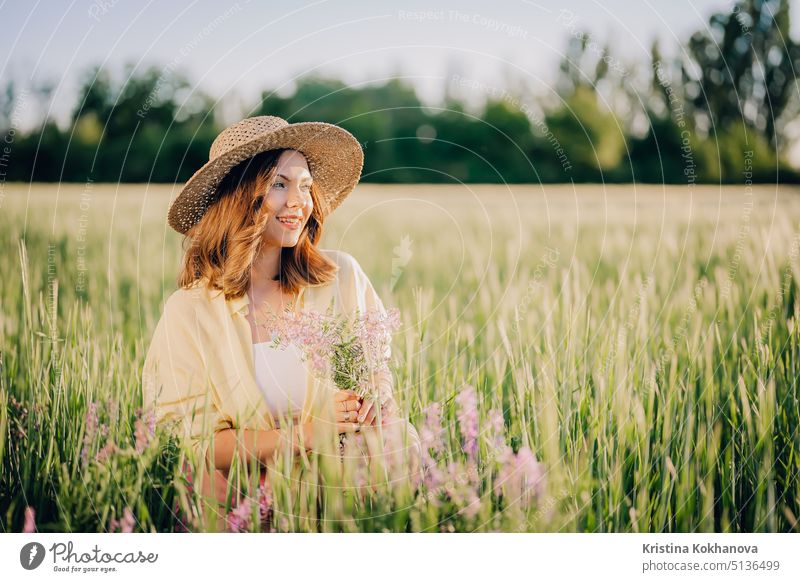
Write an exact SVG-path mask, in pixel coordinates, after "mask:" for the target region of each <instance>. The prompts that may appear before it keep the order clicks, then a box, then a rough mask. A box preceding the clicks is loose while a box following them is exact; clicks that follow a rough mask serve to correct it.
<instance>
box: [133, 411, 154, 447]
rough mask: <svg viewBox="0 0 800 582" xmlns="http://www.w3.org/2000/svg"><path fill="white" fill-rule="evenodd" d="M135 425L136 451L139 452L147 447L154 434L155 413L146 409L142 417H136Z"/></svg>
mask: <svg viewBox="0 0 800 582" xmlns="http://www.w3.org/2000/svg"><path fill="white" fill-rule="evenodd" d="M135 426H136V429H135V431H134V434H135V437H136V452H137V453H141V452H142V451H144V450H145V449H146V448H147V445H149V444H150V441H151V439H152V438H153V436H154V435H155V413H154V412H153V411H152V410H148V411H147V413H146V414H144V416H143V417H140V418H137V419H136V424H135Z"/></svg>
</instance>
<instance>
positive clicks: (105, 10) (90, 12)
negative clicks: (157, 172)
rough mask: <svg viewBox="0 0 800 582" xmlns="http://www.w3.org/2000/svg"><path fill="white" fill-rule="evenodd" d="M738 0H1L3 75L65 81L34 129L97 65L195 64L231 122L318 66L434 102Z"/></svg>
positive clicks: (624, 43)
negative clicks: (469, 82) (577, 46)
mask: <svg viewBox="0 0 800 582" xmlns="http://www.w3.org/2000/svg"><path fill="white" fill-rule="evenodd" d="M797 4H800V0H793V1H792V10H793V14H794V15H795V18H794V22H793V24H792V35H793V37H795V38H798V37H800V12H798V10H800V6H797ZM730 6H732V2H729V1H722V0H694V1H689V0H661V1H656V0H640V1H632V0H627V1H625V0H605V1H603V2H599V1H596V0H561V1H558V2H552V1H546V0H537V1H535V2H534V1H528V0H507V1H500V0H497V1H494V2H485V1H484V2H477V1H473V0H459V1H445V0H433V1H428V2H422V1H417V2H388V1H385V0H377V1H372V2H353V1H345V0H316V1H311V2H258V1H257V0H239V1H238V2H225V3H222V2H214V1H211V0H197V1H192V2H166V1H162V2H155V1H154V0H150V1H138V2H134V1H132V0H91V1H90V0H74V1H72V2H68V1H61V0H53V1H50V2H42V1H41V0H37V1H28V2H22V1H16V2H12V1H10V0H5V1H2V0H0V18H1V19H2V23H3V29H4V34H2V35H0V55H3V57H2V58H0V76H2V79H3V81H5V80H6V79H14V80H15V82H16V83H17V84H18V85H19V86H25V85H26V84H28V83H31V82H33V83H42V82H51V83H53V84H54V86H55V90H54V93H53V100H52V103H51V105H50V110H49V111H38V110H31V109H29V110H27V111H25V112H20V114H19V121H18V123H19V125H20V126H21V127H23V128H24V126H26V125H30V124H36V123H37V122H38V123H40V122H41V118H42V117H43V115H44V114H46V113H50V114H51V115H53V116H55V117H56V118H57V119H64V118H65V116H67V115H68V114H69V111H70V110H71V108H72V107H73V105H74V100H75V88H76V86H77V83H78V82H79V80H80V77H81V74H82V73H83V72H85V71H86V70H87V69H88V68H89V67H90V66H92V65H95V64H102V65H105V66H108V67H109V68H110V69H111V70H115V71H121V69H122V65H123V64H126V63H132V64H134V65H135V66H137V67H143V68H144V67H147V66H149V65H158V66H160V67H169V68H170V69H172V70H176V71H181V72H184V73H185V74H187V75H188V76H189V78H190V79H191V80H192V82H193V83H196V86H197V87H199V88H201V89H202V90H204V91H206V92H209V93H211V94H212V95H214V96H215V97H218V98H220V99H222V101H223V103H224V104H225V105H226V107H225V108H224V109H223V111H225V112H226V115H227V116H229V117H230V118H231V120H235V119H236V118H237V116H238V115H239V113H240V112H241V111H242V110H243V109H244V110H247V108H249V107H252V106H253V105H254V104H255V101H256V100H257V99H258V97H259V95H260V92H261V90H264V89H268V90H276V91H277V92H278V93H281V94H286V93H288V92H289V91H290V90H291V88H292V83H293V80H294V79H296V78H297V77H299V76H301V75H303V74H306V73H310V72H317V73H320V74H327V75H331V76H335V77H338V78H341V79H342V80H344V81H345V82H347V83H349V84H353V85H358V84H366V83H374V82H380V81H382V80H386V79H388V78H394V77H403V78H405V79H406V80H407V81H408V82H410V83H412V84H414V85H415V86H416V87H417V90H418V94H419V96H420V98H421V99H422V100H423V101H424V102H425V103H427V104H430V105H435V104H437V103H438V102H439V100H440V99H441V98H442V95H443V89H444V87H445V85H446V84H449V86H450V87H453V85H454V83H453V79H454V75H456V74H457V75H459V76H460V78H461V79H465V78H466V79H474V80H479V82H480V83H485V84H487V85H489V86H502V85H503V84H504V83H506V81H507V79H509V78H510V77H516V78H520V79H523V80H524V82H525V83H526V84H527V85H528V86H530V87H533V88H534V89H536V88H539V89H545V88H546V87H548V86H552V83H553V81H554V79H555V74H556V72H557V67H558V63H559V61H560V58H561V56H562V54H563V51H564V49H565V47H566V44H567V40H568V38H569V36H570V35H571V34H574V33H576V32H579V31H584V30H588V31H591V32H592V34H593V35H594V36H595V37H596V38H597V39H598V41H599V42H600V43H602V44H604V43H605V42H609V43H610V46H611V52H612V55H618V56H619V57H620V58H621V59H627V60H630V61H640V62H643V63H646V62H648V60H649V52H650V46H651V44H652V42H653V40H655V39H658V40H659V41H660V43H661V46H662V50H663V51H664V52H665V53H667V54H670V53H671V52H674V51H675V50H677V49H678V47H679V46H680V43H681V42H684V41H685V40H686V39H687V38H688V37H689V35H690V34H691V33H692V32H693V31H695V30H697V29H699V28H702V27H704V26H705V25H706V23H707V20H708V16H709V15H710V14H712V13H713V12H715V11H718V10H722V9H726V8H730ZM456 89H457V88H456ZM472 93H473V94H474V93H475V92H474V91H473V92H472ZM465 98H467V99H468V100H469V99H470V96H469V95H465ZM474 98H475V99H477V98H478V97H474Z"/></svg>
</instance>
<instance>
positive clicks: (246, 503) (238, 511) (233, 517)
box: [227, 497, 252, 533]
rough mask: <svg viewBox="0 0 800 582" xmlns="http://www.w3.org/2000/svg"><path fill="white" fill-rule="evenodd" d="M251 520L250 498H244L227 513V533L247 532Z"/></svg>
mask: <svg viewBox="0 0 800 582" xmlns="http://www.w3.org/2000/svg"><path fill="white" fill-rule="evenodd" d="M251 519H252V508H251V506H250V498H249V497H245V498H244V499H243V500H242V501H241V502H240V503H238V504H237V505H236V507H235V508H233V509H232V510H231V511H230V512H229V513H228V516H227V522H228V531H232V532H236V533H241V532H246V531H249V530H250V522H251Z"/></svg>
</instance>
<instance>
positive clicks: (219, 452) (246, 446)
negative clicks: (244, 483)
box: [209, 422, 314, 473]
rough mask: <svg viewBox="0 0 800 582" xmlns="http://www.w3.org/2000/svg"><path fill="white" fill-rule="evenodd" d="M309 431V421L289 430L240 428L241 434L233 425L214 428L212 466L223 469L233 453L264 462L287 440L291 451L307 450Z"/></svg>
mask: <svg viewBox="0 0 800 582" xmlns="http://www.w3.org/2000/svg"><path fill="white" fill-rule="evenodd" d="M313 432H314V431H313V427H312V425H311V423H309V422H306V423H304V424H301V425H294V426H293V427H292V428H291V430H287V429H280V428H276V429H272V430H254V429H242V430H241V431H240V434H241V435H242V436H241V438H239V434H237V430H236V429H233V428H228V429H224V430H220V431H217V432H216V433H215V434H214V459H213V461H214V466H215V467H216V468H217V469H219V470H221V471H225V472H226V473H227V472H228V471H230V468H231V465H232V464H233V458H234V455H237V454H238V455H239V456H240V459H241V460H242V461H244V462H249V461H250V459H252V458H256V459H258V462H259V463H260V464H262V465H266V464H267V463H268V462H271V461H273V459H274V456H275V453H276V452H277V451H279V450H283V449H284V448H285V447H286V446H287V444H289V441H290V440H291V444H290V446H291V450H292V454H293V455H295V454H299V453H300V451H302V450H305V451H309V450H311V447H312V440H313ZM209 455H210V451H209ZM209 460H211V459H209Z"/></svg>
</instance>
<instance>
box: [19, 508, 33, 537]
mask: <svg viewBox="0 0 800 582" xmlns="http://www.w3.org/2000/svg"><path fill="white" fill-rule="evenodd" d="M35 531H36V510H35V509H34V508H33V507H31V506H30V505H29V506H28V507H26V508H25V525H23V526H22V533H33V532H35Z"/></svg>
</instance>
